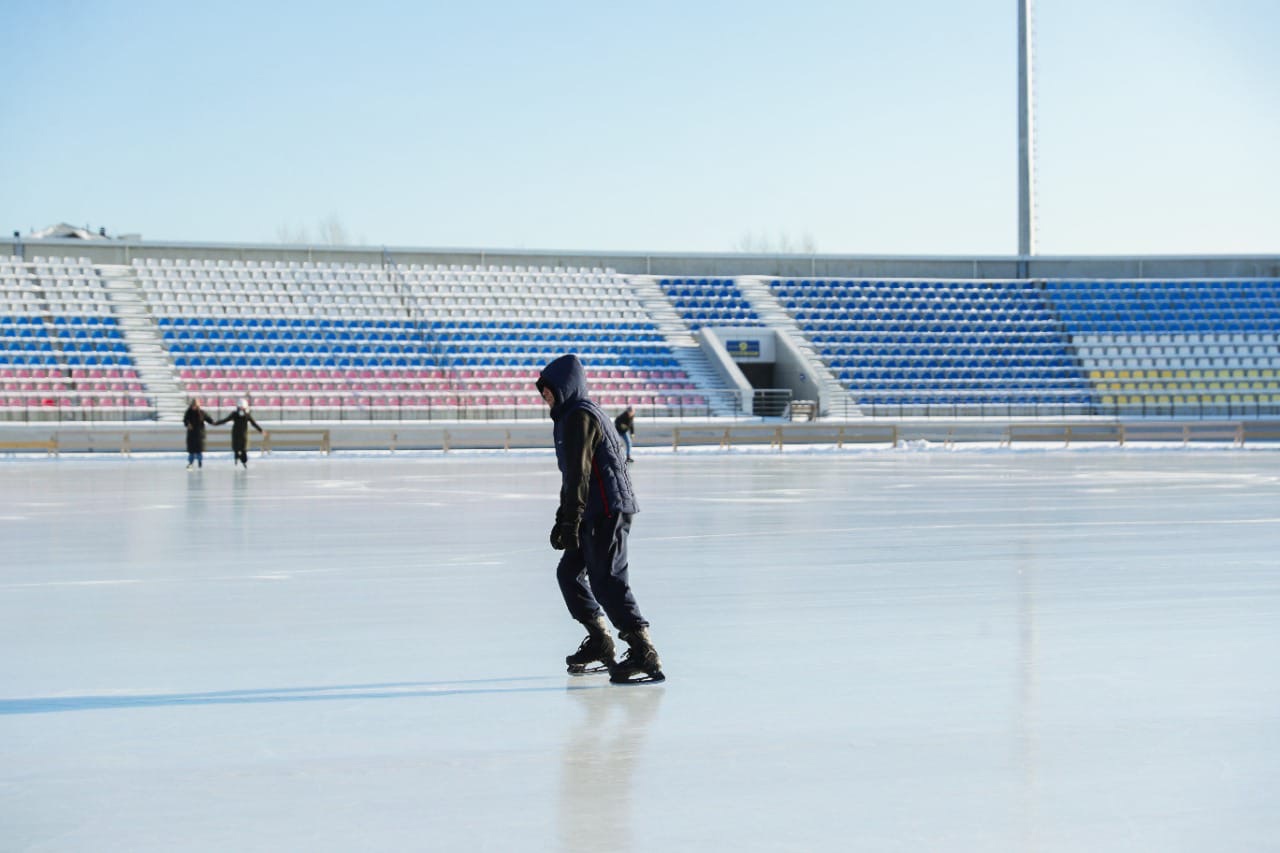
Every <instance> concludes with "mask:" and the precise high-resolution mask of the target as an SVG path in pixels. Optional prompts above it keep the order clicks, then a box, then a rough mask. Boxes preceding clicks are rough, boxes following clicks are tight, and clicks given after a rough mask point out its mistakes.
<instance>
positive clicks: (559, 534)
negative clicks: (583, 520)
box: [551, 521, 578, 551]
mask: <svg viewBox="0 0 1280 853" xmlns="http://www.w3.org/2000/svg"><path fill="white" fill-rule="evenodd" d="M551 547H552V548H555V549H556V550H557V551H564V550H566V549H568V550H573V549H574V548H577V547H578V522H576V521H557V522H556V524H555V527H552V528H551Z"/></svg>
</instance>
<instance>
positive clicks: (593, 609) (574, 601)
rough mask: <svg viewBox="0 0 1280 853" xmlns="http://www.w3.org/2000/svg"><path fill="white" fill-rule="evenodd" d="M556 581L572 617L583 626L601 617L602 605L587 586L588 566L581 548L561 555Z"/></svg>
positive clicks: (571, 549)
mask: <svg viewBox="0 0 1280 853" xmlns="http://www.w3.org/2000/svg"><path fill="white" fill-rule="evenodd" d="M556 581H557V582H558V583H559V584H560V594H561V595H562V596H564V604H565V607H567V608H569V615H570V616H572V617H573V618H574V619H576V620H578V621H579V622H582V623H583V624H587V623H589V622H594V621H595V620H596V618H597V617H599V616H600V614H601V610H600V604H599V602H597V601H596V597H595V596H594V595H592V594H591V587H590V586H588V585H587V566H586V563H585V562H584V560H583V551H582V549H581V548H569V549H567V550H565V552H564V553H563V554H561V555H560V564H559V565H557V566H556Z"/></svg>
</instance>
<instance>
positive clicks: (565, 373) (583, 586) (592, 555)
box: [537, 354, 665, 684]
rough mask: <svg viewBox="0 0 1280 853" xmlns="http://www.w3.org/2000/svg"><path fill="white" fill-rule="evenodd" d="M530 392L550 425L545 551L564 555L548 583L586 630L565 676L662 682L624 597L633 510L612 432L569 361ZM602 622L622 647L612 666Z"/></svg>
mask: <svg viewBox="0 0 1280 853" xmlns="http://www.w3.org/2000/svg"><path fill="white" fill-rule="evenodd" d="M537 388H538V391H539V393H541V394H542V399H543V400H544V401H546V404H547V405H548V406H549V407H550V408H551V420H552V421H554V422H555V428H554V431H553V432H554V435H555V444H556V462H557V463H558V464H559V466H560V506H559V508H557V509H556V520H555V525H554V526H553V527H552V528H551V547H552V548H555V549H556V550H557V551H564V554H563V555H562V556H561V557H560V564H559V565H558V566H557V567H556V580H557V581H559V584H560V592H561V594H562V595H563V596H564V603H565V604H566V605H567V606H568V608H569V615H570V616H572V617H573V618H574V619H576V620H578V621H579V622H581V623H582V624H583V625H585V626H586V628H587V638H586V639H585V640H583V641H582V645H581V646H579V648H578V651H576V652H574V653H573V654H571V655H569V656H568V657H566V658H565V663H567V664H568V665H569V672H571V673H575V674H577V673H584V672H600V671H603V670H604V669H606V668H607V669H608V670H609V680H610V681H612V682H615V683H619V684H625V683H635V682H650V681H662V680H664V678H665V676H664V675H663V673H662V662H661V661H660V660H659V659H658V652H657V650H656V649H655V648H654V647H653V641H652V640H651V639H650V637H649V623H648V622H647V621H646V620H645V618H644V617H643V616H642V615H640V608H639V606H638V605H637V604H636V598H635V595H634V594H633V593H632V592H631V584H630V581H629V579H628V565H627V535H628V534H629V533H630V531H631V516H632V515H634V514H635V513H637V512H639V511H640V507H639V506H638V505H637V504H636V498H635V491H634V489H632V486H631V477H630V476H629V475H628V473H627V465H626V462H625V459H626V457H625V456H624V454H625V452H626V451H625V450H624V449H623V445H622V440H621V439H620V438H619V436H618V431H617V429H615V428H614V425H613V423H612V422H611V421H610V420H609V416H608V415H606V414H605V413H604V411H603V410H601V408H600V407H599V406H597V405H596V404H595V403H594V402H592V401H591V399H590V398H589V397H588V395H587V374H586V371H585V370H584V369H583V367H582V362H580V361H579V360H578V357H577V356H576V355H572V354H570V355H562V356H560V357H559V358H557V359H556V360H555V361H553V362H551V363H550V364H548V365H547V366H546V367H545V368H543V370H542V373H541V374H540V375H539V376H538V382H537ZM606 615H607V616H608V618H609V622H612V623H613V626H614V627H615V628H617V629H618V638H619V639H621V640H622V641H624V642H625V643H627V645H628V646H629V648H628V649H627V652H626V654H625V655H624V656H623V658H622V660H620V661H615V660H614V645H613V637H612V636H610V633H609V625H608V623H607V622H605V616H606Z"/></svg>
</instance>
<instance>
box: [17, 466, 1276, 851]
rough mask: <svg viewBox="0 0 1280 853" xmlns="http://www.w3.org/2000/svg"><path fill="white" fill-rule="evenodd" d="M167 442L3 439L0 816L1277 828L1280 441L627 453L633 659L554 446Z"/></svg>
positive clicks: (291, 839) (114, 826)
mask: <svg viewBox="0 0 1280 853" xmlns="http://www.w3.org/2000/svg"><path fill="white" fill-rule="evenodd" d="M184 464H185V457H184V458H179V457H176V456H154V457H141V456H140V457H135V458H133V459H121V458H83V457H82V458H62V459H53V460H46V459H14V458H9V459H5V460H0V477H3V481H4V489H3V492H2V494H0V526H2V529H3V531H4V544H5V554H6V559H5V560H4V563H3V571H2V573H0V642H2V648H3V652H2V657H0V850H4V851H114V850H121V851H174V850H199V851H281V850H300V851H301V850H305V851H348V850H431V851H436V850H440V851H455V850H456V851H474V850H491V851H706V850H720V851H766V850H767V851H828V850H830V851H834V850H840V851H845V850H859V851H861V850H866V851H1095V852H1096V851H1113V850H1114V851H1226V850H1230V851H1254V850H1275V849H1277V845H1280V840H1278V839H1280V808H1277V806H1276V791H1277V790H1280V655H1277V649H1278V648H1280V571H1278V568H1280V556H1278V554H1277V551H1278V547H1277V546H1278V545H1280V536H1277V522H1278V521H1280V452H1267V451H1241V450H1221V451H1218V450H1215V451H1187V450H1181V449H1178V450H1160V451H1142V450H1129V451H1121V450H1116V449H1103V450H1090V451H1075V450H1070V451H1044V450H1018V451H1009V450H1004V451H996V450H986V451H983V450H965V449H962V450H958V451H955V452H948V451H945V450H943V449H940V448H931V449H921V448H907V449H903V450H898V451H875V450H868V451H853V452H829V453H821V452H817V453H793V452H790V451H788V452H787V453H786V454H781V455H780V454H772V453H765V452H758V453H742V452H738V453H695V454H690V453H685V452H681V453H680V454H678V455H677V454H672V453H671V452H669V451H668V452H655V453H649V454H646V455H642V456H639V458H638V460H637V464H636V465H635V467H634V473H635V477H636V481H637V488H638V490H639V496H640V501H641V507H642V512H641V513H640V515H639V516H637V518H636V520H635V526H634V529H633V534H632V539H631V558H632V580H633V584H634V587H635V590H636V593H637V595H638V598H639V601H640V604H641V606H642V608H643V610H644V612H645V615H646V616H647V617H648V619H649V620H650V621H651V622H652V624H653V628H652V630H653V636H654V640H655V643H656V645H657V647H658V650H659V651H660V653H661V655H662V658H663V662H664V667H665V669H666V671H667V674H668V681H667V682H666V684H664V685H659V686H644V687H612V686H609V685H608V683H607V681H606V679H605V678H603V677H601V676H595V677H588V678H570V677H569V676H567V675H565V674H564V665H563V658H564V655H565V654H567V653H569V652H571V651H573V650H574V649H576V648H577V644H578V642H579V640H580V639H581V637H582V634H583V632H582V631H581V630H580V627H579V626H578V625H577V624H576V623H573V622H571V621H570V620H569V619H568V617H567V615H566V613H565V611H564V608H563V604H562V603H561V601H560V599H559V594H558V591H557V587H556V584H555V579H554V567H555V562H556V554H555V553H554V552H553V551H551V549H550V548H549V546H548V545H547V544H546V542H547V534H548V531H549V529H550V526H551V520H552V513H553V511H554V505H555V493H556V490H557V488H558V475H557V474H556V471H555V463H554V457H552V456H551V455H550V454H548V453H523V454H514V453H513V454H511V455H502V454H474V455H467V454H459V453H452V454H449V455H448V456H442V455H440V454H422V455H403V454H401V455H396V456H387V455H380V456H359V455H347V456H334V457H329V458H326V457H321V456H318V455H309V454H307V455H302V454H299V455H277V456H274V457H270V458H267V459H261V458H258V457H257V456H256V455H255V457H254V458H253V460H252V462H251V467H250V470H249V471H248V472H242V471H234V470H232V468H231V464H230V458H229V454H218V455H211V456H210V457H209V458H208V459H207V460H206V464H205V468H204V470H203V471H199V472H192V473H188V472H186V471H185V470H183V468H184Z"/></svg>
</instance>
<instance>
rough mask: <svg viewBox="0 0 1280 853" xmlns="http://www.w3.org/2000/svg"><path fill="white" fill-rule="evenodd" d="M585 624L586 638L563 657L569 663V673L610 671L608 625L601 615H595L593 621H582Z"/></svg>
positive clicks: (587, 673) (610, 645) (610, 639)
mask: <svg viewBox="0 0 1280 853" xmlns="http://www.w3.org/2000/svg"><path fill="white" fill-rule="evenodd" d="M583 624H585V625H586V626H587V638H586V639H585V640H583V641H582V645H580V646H578V650H577V651H576V652H574V653H573V654H571V655H569V656H568V657H566V658H565V659H564V662H565V663H566V664H568V665H569V674H570V675H590V674H591V673H595V672H605V671H606V670H609V671H612V667H613V637H611V636H609V625H608V623H606V622H605V621H604V617H603V616H597V617H596V619H595V621H594V622H585V623H583Z"/></svg>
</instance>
